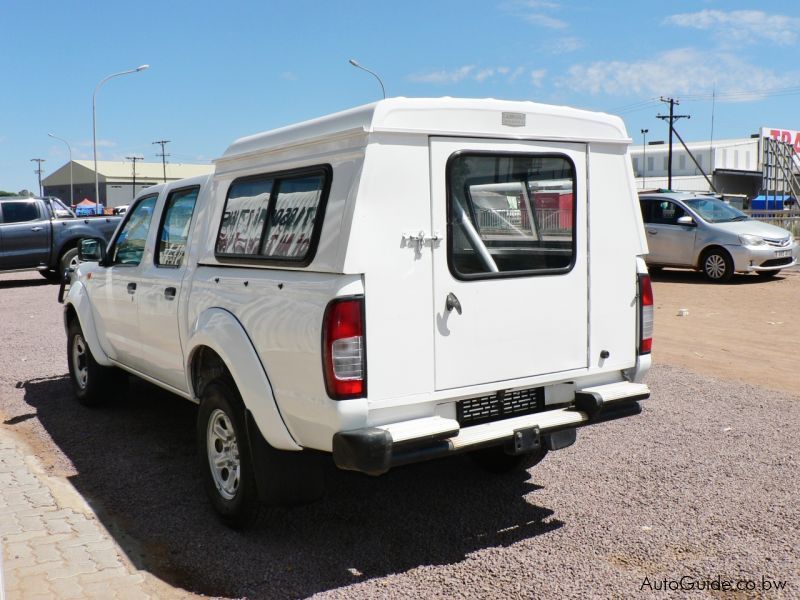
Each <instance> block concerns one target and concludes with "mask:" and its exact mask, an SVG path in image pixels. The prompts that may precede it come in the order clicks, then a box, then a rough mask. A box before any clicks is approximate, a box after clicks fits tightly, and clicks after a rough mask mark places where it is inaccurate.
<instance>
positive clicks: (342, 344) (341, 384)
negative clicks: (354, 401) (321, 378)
mask: <svg viewBox="0 0 800 600" xmlns="http://www.w3.org/2000/svg"><path fill="white" fill-rule="evenodd" d="M366 358H367V354H366V348H365V344H364V299H363V298H344V299H339V300H334V301H332V302H331V303H330V304H328V308H326V309H325V318H324V320H323V322H322V365H323V369H324V372H325V388H326V390H327V391H328V396H330V397H331V398H333V399H334V400H344V399H347V398H360V397H362V396H364V395H365V394H366V391H367V360H366Z"/></svg>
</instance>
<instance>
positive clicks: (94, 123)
mask: <svg viewBox="0 0 800 600" xmlns="http://www.w3.org/2000/svg"><path fill="white" fill-rule="evenodd" d="M149 68H150V65H141V66H138V67H136V68H135V69H129V70H128V71H120V72H119V73H112V74H111V75H108V76H107V77H105V78H103V80H102V81H100V83H98V84H97V87H95V88H94V93H93V94H92V150H93V152H94V201H95V203H96V205H99V204H100V179H99V178H98V175H97V101H96V100H97V90H99V89H100V86H102V85H103V84H104V83H105V82H106V81H108V80H109V79H111V78H112V77H119V76H120V75H129V74H131V73H138V72H139V71H144V70H145V69H149Z"/></svg>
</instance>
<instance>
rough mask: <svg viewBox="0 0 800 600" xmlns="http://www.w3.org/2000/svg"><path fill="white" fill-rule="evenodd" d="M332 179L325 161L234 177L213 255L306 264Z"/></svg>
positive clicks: (319, 225) (314, 248) (309, 260)
mask: <svg viewBox="0 0 800 600" xmlns="http://www.w3.org/2000/svg"><path fill="white" fill-rule="evenodd" d="M330 184H331V169H330V167H329V166H328V165H323V166H319V167H311V168H308V169H303V170H299V171H289V172H282V173H271V174H264V175H258V176H255V177H246V178H241V179H237V180H235V181H234V182H233V183H231V186H230V188H229V189H228V195H227V198H226V200H225V208H224V209H223V212H222V220H221V222H220V227H219V230H218V233H217V240H216V244H215V246H214V250H215V255H216V256H217V259H219V260H221V261H223V262H225V261H238V260H241V259H244V260H245V261H251V260H257V261H259V262H267V263H275V264H287V263H288V264H291V265H292V266H306V265H308V264H310V263H311V261H312V260H313V258H314V253H315V252H316V246H317V243H318V241H319V234H320V230H321V227H322V218H323V215H324V211H325V203H326V201H327V196H328V192H329V190H330Z"/></svg>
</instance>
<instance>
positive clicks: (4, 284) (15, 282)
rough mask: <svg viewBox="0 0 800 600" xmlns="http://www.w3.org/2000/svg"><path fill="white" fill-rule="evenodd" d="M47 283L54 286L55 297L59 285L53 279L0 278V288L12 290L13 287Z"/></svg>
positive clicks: (39, 285) (36, 285) (38, 285)
mask: <svg viewBox="0 0 800 600" xmlns="http://www.w3.org/2000/svg"><path fill="white" fill-rule="evenodd" d="M45 285H52V286H53V297H54V298H55V294H56V292H57V291H58V286H57V285H56V284H55V283H53V282H52V281H48V280H47V279H45V278H44V277H42V278H41V279H0V290H10V289H13V288H23V287H41V286H45Z"/></svg>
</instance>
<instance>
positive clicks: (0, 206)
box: [0, 197, 121, 281]
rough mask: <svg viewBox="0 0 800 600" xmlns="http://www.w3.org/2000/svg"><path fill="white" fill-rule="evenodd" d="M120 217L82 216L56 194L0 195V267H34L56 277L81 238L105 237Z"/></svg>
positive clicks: (71, 262)
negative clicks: (18, 196) (16, 196)
mask: <svg viewBox="0 0 800 600" xmlns="http://www.w3.org/2000/svg"><path fill="white" fill-rule="evenodd" d="M120 220H121V217H107V216H102V215H101V216H97V217H82V218H75V214H74V213H73V212H72V211H71V210H70V209H69V208H67V207H66V206H65V205H64V204H62V203H61V201H59V200H58V199H57V198H15V197H6V198H0V271H12V270H17V269H38V270H39V272H40V273H41V274H42V276H43V277H45V278H46V279H49V280H51V281H59V280H60V278H61V274H62V273H63V272H64V270H65V269H66V268H68V267H70V266H75V263H76V262H77V254H78V251H77V245H78V241H79V240H80V239H81V238H103V239H105V240H106V241H108V240H109V239H110V238H111V235H112V234H113V233H114V230H115V229H116V228H117V224H119V222H120Z"/></svg>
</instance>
